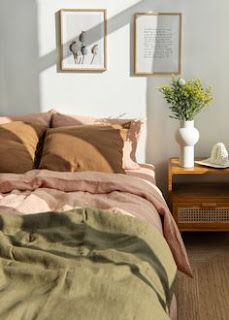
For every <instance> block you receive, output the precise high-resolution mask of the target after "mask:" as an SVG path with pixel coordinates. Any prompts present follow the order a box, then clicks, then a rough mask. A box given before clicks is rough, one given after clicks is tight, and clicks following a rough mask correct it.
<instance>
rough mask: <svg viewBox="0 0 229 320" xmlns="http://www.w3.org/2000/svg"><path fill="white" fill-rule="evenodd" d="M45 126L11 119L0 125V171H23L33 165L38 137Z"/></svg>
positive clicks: (30, 168)
mask: <svg viewBox="0 0 229 320" xmlns="http://www.w3.org/2000/svg"><path fill="white" fill-rule="evenodd" d="M44 130H45V128H44V127H43V126H39V125H32V124H29V123H28V124H27V123H24V122H21V121H13V122H9V123H5V124H2V125H0V172H1V173H24V172H26V171H29V170H32V169H33V167H34V158H35V152H36V148H37V145H38V142H39V139H40V138H41V136H42V135H43V134H44Z"/></svg>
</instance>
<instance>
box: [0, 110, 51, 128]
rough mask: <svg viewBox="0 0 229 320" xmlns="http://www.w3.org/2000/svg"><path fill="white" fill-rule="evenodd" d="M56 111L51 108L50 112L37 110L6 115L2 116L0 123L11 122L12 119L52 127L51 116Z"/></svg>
mask: <svg viewBox="0 0 229 320" xmlns="http://www.w3.org/2000/svg"><path fill="white" fill-rule="evenodd" d="M53 112H54V111H53V110H50V111H48V112H37V113H28V114H24V115H19V116H5V117H0V124H3V123H9V122H12V121H23V122H25V123H31V124H34V125H40V126H43V127H45V128H49V127H50V123H51V116H52V113H53Z"/></svg>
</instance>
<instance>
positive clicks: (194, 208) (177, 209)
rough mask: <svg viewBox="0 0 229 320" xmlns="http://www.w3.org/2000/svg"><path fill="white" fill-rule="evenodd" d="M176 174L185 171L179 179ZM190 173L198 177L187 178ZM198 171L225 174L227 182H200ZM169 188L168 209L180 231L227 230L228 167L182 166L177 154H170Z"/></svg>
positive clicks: (228, 222)
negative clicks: (195, 178)
mask: <svg viewBox="0 0 229 320" xmlns="http://www.w3.org/2000/svg"><path fill="white" fill-rule="evenodd" d="M178 175H179V176H180V175H185V178H182V182H179V181H177V180H178V178H176V176H178ZM190 175H195V177H197V176H198V181H196V182H193V181H191V182H190V179H188V178H189V177H190ZM201 175H202V176H203V175H221V176H222V175H223V176H225V175H228V182H201V179H200V177H201ZM183 180H185V181H184V182H183ZM188 180H189V181H188ZM168 191H169V201H170V209H171V212H172V214H173V216H174V218H175V220H176V222H177V224H178V227H179V229H180V230H181V231H229V168H228V169H213V168H210V167H204V166H200V165H197V164H196V165H195V167H194V168H192V169H185V168H182V167H180V165H179V160H178V158H171V159H169V168H168Z"/></svg>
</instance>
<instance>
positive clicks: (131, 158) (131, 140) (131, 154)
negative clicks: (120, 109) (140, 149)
mask: <svg viewBox="0 0 229 320" xmlns="http://www.w3.org/2000/svg"><path fill="white" fill-rule="evenodd" d="M126 122H130V128H129V130H128V133H127V139H126V142H125V144H124V152H123V168H124V169H128V170H131V169H137V168H139V165H138V164H137V163H136V149H137V143H138V140H139V137H140V131H141V126H142V124H143V121H142V120H140V119H115V118H95V117H87V116H78V115H66V114H62V113H59V112H54V113H53V114H52V118H51V127H52V128H58V127H64V126H75V125H95V124H96V125H106V126H107V125H108V126H109V125H113V124H119V125H123V124H125V123H126Z"/></svg>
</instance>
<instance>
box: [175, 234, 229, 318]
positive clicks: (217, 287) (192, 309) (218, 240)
mask: <svg viewBox="0 0 229 320" xmlns="http://www.w3.org/2000/svg"><path fill="white" fill-rule="evenodd" d="M183 238H184V241H185V244H186V247H187V251H188V254H189V257H190V261H191V264H192V267H193V275H194V278H193V279H189V278H188V277H186V276H184V275H183V274H181V273H179V275H178V279H177V291H176V292H177V293H176V294H177V303H178V320H205V319H206V320H229V232H228V233H189V234H188V233H187V234H184V235H183Z"/></svg>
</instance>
